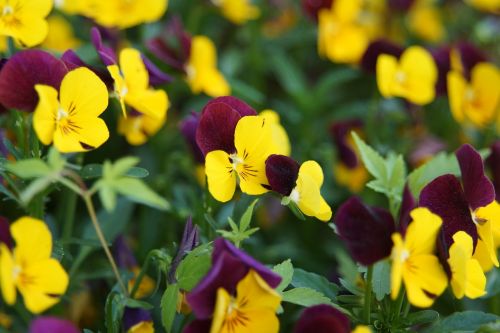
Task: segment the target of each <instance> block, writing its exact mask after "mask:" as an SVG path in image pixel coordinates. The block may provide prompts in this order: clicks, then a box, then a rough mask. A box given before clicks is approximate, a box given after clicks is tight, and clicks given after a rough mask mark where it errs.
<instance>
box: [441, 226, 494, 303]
mask: <svg viewBox="0 0 500 333" xmlns="http://www.w3.org/2000/svg"><path fill="white" fill-rule="evenodd" d="M473 250H474V248H473V244H472V237H471V236H469V235H468V234H467V233H466V232H464V231H459V232H457V233H456V234H455V235H453V244H452V245H451V246H450V249H449V255H450V256H449V258H448V264H449V265H450V270H451V282H450V284H451V288H452V290H453V293H454V294H455V297H456V298H458V299H461V298H463V297H464V296H467V297H468V298H478V297H481V296H483V295H485V294H486V290H485V288H486V276H484V273H483V270H482V269H481V265H480V264H479V262H478V261H477V260H476V259H474V258H472V252H473Z"/></svg>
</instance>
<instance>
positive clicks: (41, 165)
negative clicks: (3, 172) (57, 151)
mask: <svg viewBox="0 0 500 333" xmlns="http://www.w3.org/2000/svg"><path fill="white" fill-rule="evenodd" d="M6 169H7V171H9V172H11V173H13V174H15V175H16V176H18V177H20V178H23V179H30V178H39V177H44V176H47V175H48V174H50V173H51V172H52V170H51V168H50V167H49V166H48V165H47V163H45V162H44V161H42V160H40V159H38V158H30V159H27V160H21V161H17V162H11V163H8V164H7V165H6Z"/></svg>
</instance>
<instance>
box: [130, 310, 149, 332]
mask: <svg viewBox="0 0 500 333" xmlns="http://www.w3.org/2000/svg"><path fill="white" fill-rule="evenodd" d="M143 321H146V322H147V321H153V318H152V317H151V312H149V311H148V310H145V309H141V308H129V307H126V308H125V311H124V312H123V330H124V332H128V331H129V329H131V328H132V327H134V326H135V325H137V324H140V323H141V322H143Z"/></svg>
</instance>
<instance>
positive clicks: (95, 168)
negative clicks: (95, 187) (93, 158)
mask: <svg viewBox="0 0 500 333" xmlns="http://www.w3.org/2000/svg"><path fill="white" fill-rule="evenodd" d="M102 175H103V166H102V165H101V164H87V165H86V166H84V167H83V168H82V170H80V176H81V177H82V178H83V179H94V178H100V177H102ZM124 176H127V177H132V178H146V177H147V176H149V171H148V170H146V169H143V168H139V167H131V168H130V169H128V170H127V171H126V172H125V174H124Z"/></svg>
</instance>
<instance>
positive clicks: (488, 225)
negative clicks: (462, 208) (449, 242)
mask: <svg viewBox="0 0 500 333" xmlns="http://www.w3.org/2000/svg"><path fill="white" fill-rule="evenodd" d="M473 220H474V221H480V222H476V227H477V233H478V235H479V239H478V240H477V245H476V248H475V250H474V256H473V257H474V258H475V259H477V260H478V261H479V264H480V265H481V267H482V269H483V271H485V272H487V271H489V270H490V269H492V268H493V266H496V267H498V266H499V262H498V257H497V249H498V248H499V247H500V204H499V203H498V202H497V201H493V202H492V203H490V204H489V205H487V206H485V207H480V208H478V209H477V210H476V211H475V212H474V215H473Z"/></svg>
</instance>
